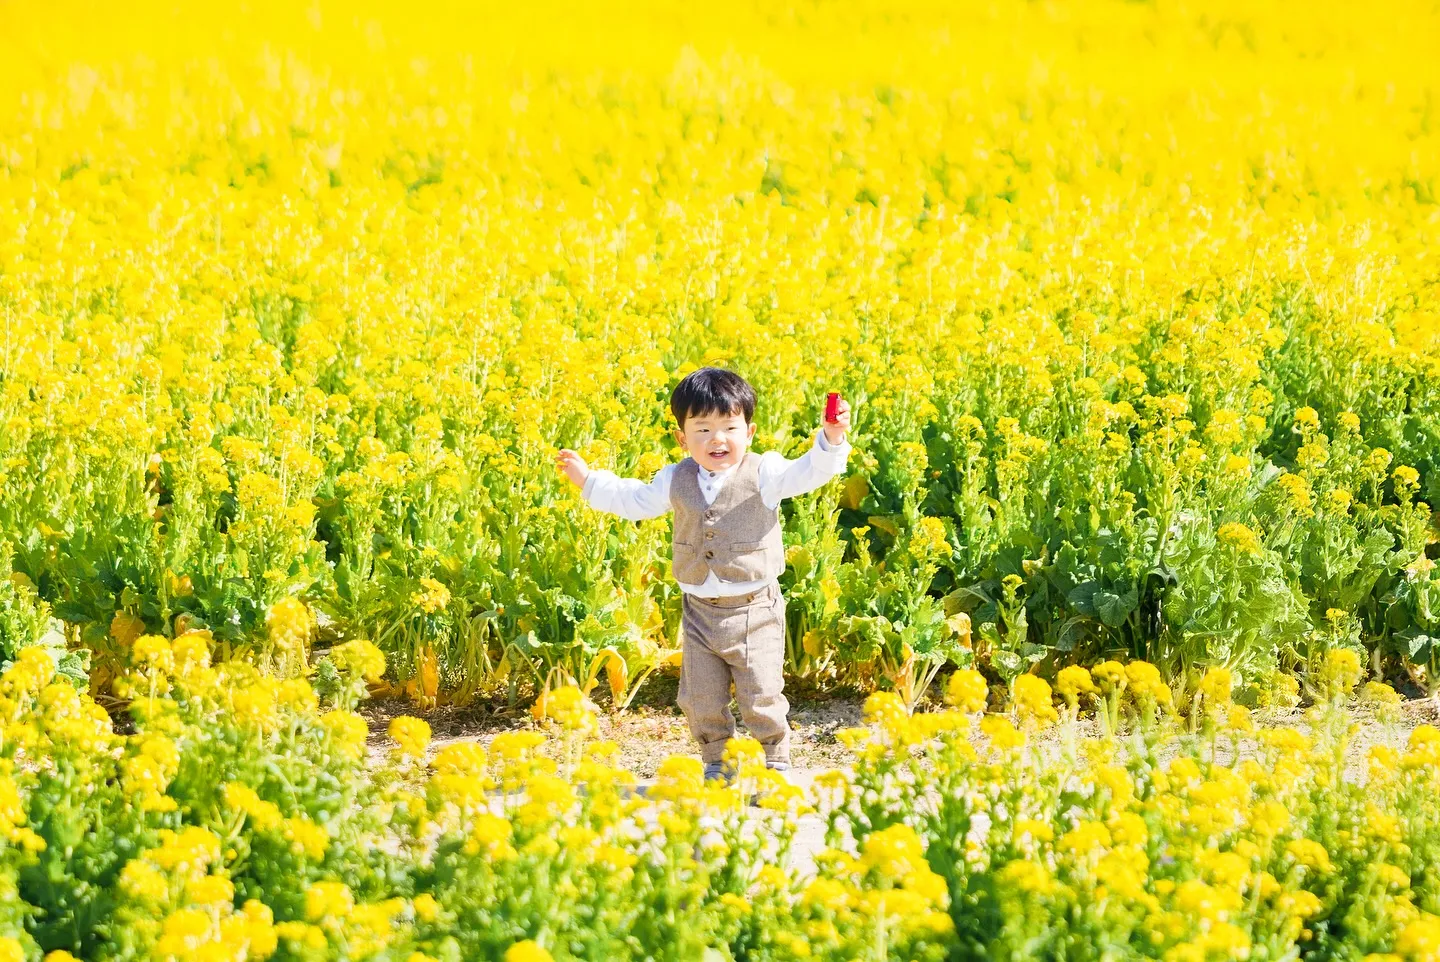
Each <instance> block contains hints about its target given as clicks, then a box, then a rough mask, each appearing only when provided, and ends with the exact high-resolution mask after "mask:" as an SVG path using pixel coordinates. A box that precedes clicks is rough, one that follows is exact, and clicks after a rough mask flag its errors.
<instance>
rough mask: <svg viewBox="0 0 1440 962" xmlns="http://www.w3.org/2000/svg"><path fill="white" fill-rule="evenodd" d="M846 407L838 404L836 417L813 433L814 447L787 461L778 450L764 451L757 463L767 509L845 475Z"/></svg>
mask: <svg viewBox="0 0 1440 962" xmlns="http://www.w3.org/2000/svg"><path fill="white" fill-rule="evenodd" d="M849 430H850V405H849V404H847V403H845V402H844V401H843V400H842V401H841V402H840V414H839V418H838V419H837V420H836V421H835V422H834V423H832V424H826V425H825V426H824V427H823V428H822V429H821V430H819V431H816V432H815V444H814V445H813V446H812V447H811V448H810V450H809V451H806V452H805V453H804V454H802V455H801V456H800V457H798V458H796V459H795V460H793V461H791V460H789V459H788V458H786V457H785V456H784V455H782V454H780V453H779V452H778V451H769V452H766V454H765V456H764V458H763V459H762V460H761V462H760V496H761V497H762V498H763V499H764V501H765V503H766V504H767V505H769V506H770V507H772V508H773V507H775V506H776V505H778V504H779V503H780V502H781V501H783V500H784V499H786V498H793V497H796V496H798V495H802V494H806V493H808V492H810V491H814V490H815V489H816V488H818V487H820V486H821V485H823V484H824V483H825V482H827V481H829V480H830V479H831V478H833V477H835V476H836V475H839V474H843V473H844V472H845V462H846V460H847V459H848V458H849V457H850V440H849V438H848V437H847V435H848V433H849Z"/></svg>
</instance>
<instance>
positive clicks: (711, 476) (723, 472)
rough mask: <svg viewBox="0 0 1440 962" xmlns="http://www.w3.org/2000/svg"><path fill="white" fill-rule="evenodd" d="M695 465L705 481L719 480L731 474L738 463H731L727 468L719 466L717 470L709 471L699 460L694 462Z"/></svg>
mask: <svg viewBox="0 0 1440 962" xmlns="http://www.w3.org/2000/svg"><path fill="white" fill-rule="evenodd" d="M695 466H696V467H698V468H699V469H700V477H701V478H703V479H705V480H706V481H719V480H720V479H721V478H728V477H730V475H731V474H733V473H734V472H735V469H736V468H738V467H740V465H739V464H732V465H730V467H728V468H721V469H720V470H719V471H711V470H710V469H709V468H707V467H705V465H703V464H701V463H700V462H699V461H696V462H695Z"/></svg>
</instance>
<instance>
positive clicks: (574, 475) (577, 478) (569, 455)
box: [555, 448, 590, 488]
mask: <svg viewBox="0 0 1440 962" xmlns="http://www.w3.org/2000/svg"><path fill="white" fill-rule="evenodd" d="M555 467H556V468H558V469H559V471H560V473H561V474H563V475H565V477H567V478H569V479H570V481H571V483H572V484H574V485H575V486H576V487H577V488H583V487H585V479H586V478H588V477H589V476H590V468H589V467H587V466H586V464H585V459H584V458H582V457H580V455H578V454H576V453H575V452H574V451H571V450H570V449H569V448H561V449H560V453H559V454H558V455H556V456H555Z"/></svg>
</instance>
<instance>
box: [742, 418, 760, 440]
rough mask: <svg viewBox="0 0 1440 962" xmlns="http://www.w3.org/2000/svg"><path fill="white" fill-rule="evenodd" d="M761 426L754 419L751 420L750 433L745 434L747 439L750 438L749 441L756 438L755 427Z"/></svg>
mask: <svg viewBox="0 0 1440 962" xmlns="http://www.w3.org/2000/svg"><path fill="white" fill-rule="evenodd" d="M759 426H760V425H758V424H756V423H755V422H754V421H751V422H750V427H749V431H750V433H749V434H747V435H745V438H746V440H749V441H753V440H755V429H756V428H758V427H759Z"/></svg>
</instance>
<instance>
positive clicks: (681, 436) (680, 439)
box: [675, 428, 690, 451]
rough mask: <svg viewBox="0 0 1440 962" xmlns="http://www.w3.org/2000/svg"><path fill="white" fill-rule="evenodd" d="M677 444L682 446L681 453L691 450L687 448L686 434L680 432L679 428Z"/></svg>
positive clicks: (676, 434)
mask: <svg viewBox="0 0 1440 962" xmlns="http://www.w3.org/2000/svg"><path fill="white" fill-rule="evenodd" d="M675 443H676V444H678V445H680V450H681V451H688V450H690V449H689V448H687V447H686V446H685V432H684V431H682V430H680V429H679V428H675Z"/></svg>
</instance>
